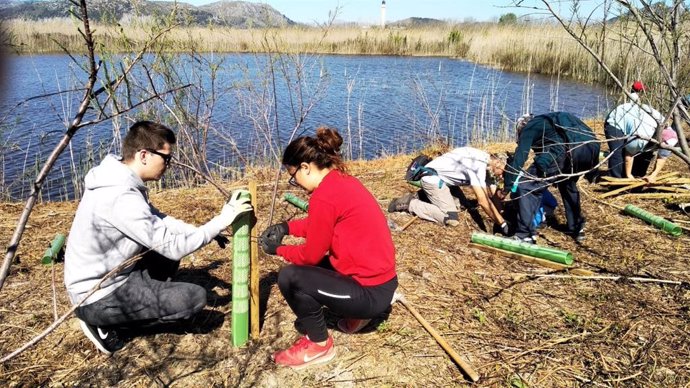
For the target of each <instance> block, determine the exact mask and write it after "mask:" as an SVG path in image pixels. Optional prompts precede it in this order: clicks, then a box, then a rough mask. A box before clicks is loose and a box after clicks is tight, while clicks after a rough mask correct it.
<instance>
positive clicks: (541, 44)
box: [6, 19, 690, 85]
mask: <svg viewBox="0 0 690 388" xmlns="http://www.w3.org/2000/svg"><path fill="white" fill-rule="evenodd" d="M92 24H93V29H94V31H95V36H96V39H97V40H98V41H99V42H100V43H102V45H103V47H105V48H106V49H107V50H108V51H110V52H122V51H132V50H134V49H135V47H137V45H140V44H142V43H143V42H145V41H147V40H148V39H150V38H151V36H153V35H154V34H155V33H154V31H156V28H155V25H154V24H153V23H152V22H151V21H148V22H145V23H136V24H128V23H123V25H122V26H112V25H103V24H98V23H92ZM6 28H7V29H8V31H10V33H11V34H12V36H13V42H14V44H15V49H16V50H17V51H18V52H20V53H44V52H62V49H61V47H60V46H61V45H62V46H64V47H66V48H67V49H69V50H70V51H71V52H81V51H83V50H84V45H83V42H82V40H81V38H80V36H79V33H78V31H77V26H76V24H75V23H74V22H73V21H71V20H69V19H51V20H46V21H42V22H41V23H37V22H33V21H27V20H11V21H8V22H7V23H6ZM631 34H633V35H634V34H640V33H639V31H637V32H634V31H628V28H627V27H624V26H622V25H619V24H613V25H610V26H608V32H607V37H608V41H607V42H606V44H605V45H604V47H605V50H604V51H605V52H604V54H603V57H604V60H605V62H606V63H607V64H608V65H609V67H610V68H611V69H612V70H613V71H614V73H615V74H616V75H617V76H618V77H619V78H620V79H622V80H623V82H624V83H628V81H629V80H633V79H644V80H645V82H646V83H647V84H650V85H654V84H655V83H657V81H658V82H661V78H660V75H659V74H658V70H657V65H656V62H654V60H653V59H652V57H651V56H649V55H646V54H643V53H642V52H641V51H640V50H639V49H637V48H632V49H631V48H630V47H628V46H627V45H626V44H622V43H621V42H620V36H624V37H625V39H631V40H632V39H633V38H632V37H631ZM588 35H589V36H590V37H591V39H590V41H588V43H589V44H590V45H591V46H592V47H593V48H594V50H595V51H596V52H597V53H599V54H601V47H602V45H601V42H600V41H599V39H600V38H599V36H600V35H599V32H598V31H594V30H590V31H589V32H588ZM639 37H640V40H642V41H644V38H643V37H642V36H641V35H640V36H639ZM595 38H596V40H595ZM624 41H625V40H624ZM161 49H163V50H167V51H173V52H176V51H177V52H189V51H198V52H243V53H256V52H268V51H270V52H283V53H318V54H345V55H410V56H411V55H420V56H436V55H437V56H450V57H458V58H464V59H468V60H471V61H473V62H477V63H481V64H487V65H490V66H495V67H498V68H501V69H503V70H508V71H520V72H530V73H539V74H551V75H557V76H559V77H567V78H572V79H578V80H582V81H585V82H600V83H609V82H610V81H609V80H608V79H607V77H606V76H605V75H604V73H603V72H602V71H601V70H600V69H599V66H598V64H597V63H596V62H595V61H594V59H593V58H592V57H591V56H590V55H589V54H588V53H587V52H586V51H585V50H584V49H582V48H581V47H580V46H579V45H578V44H577V42H576V41H575V40H574V39H573V38H572V37H570V36H569V35H568V34H567V33H566V32H565V31H564V30H563V29H562V28H561V27H559V26H557V25H552V24H521V25H499V24H491V23H464V24H457V25H440V26H435V27H426V28H409V29H379V28H360V27H331V28H329V29H328V30H323V29H319V28H307V27H294V28H283V29H235V28H227V27H177V28H174V29H173V30H172V31H171V32H169V33H168V34H166V35H165V39H164V41H163V42H162V43H161ZM689 71H690V66H688V65H687V64H685V65H682V66H681V69H679V74H681V75H682V74H687V73H688V72H689Z"/></svg>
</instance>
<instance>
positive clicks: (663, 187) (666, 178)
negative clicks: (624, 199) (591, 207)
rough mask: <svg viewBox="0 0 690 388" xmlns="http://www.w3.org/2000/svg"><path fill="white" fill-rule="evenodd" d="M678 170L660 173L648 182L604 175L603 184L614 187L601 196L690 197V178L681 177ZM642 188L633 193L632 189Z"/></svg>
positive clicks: (601, 183) (610, 187)
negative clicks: (654, 179) (652, 180)
mask: <svg viewBox="0 0 690 388" xmlns="http://www.w3.org/2000/svg"><path fill="white" fill-rule="evenodd" d="M678 175H679V174H678V172H669V173H666V174H662V175H660V176H659V177H658V178H657V179H656V181H654V182H647V181H645V180H642V179H628V178H613V177H608V176H607V177H602V181H601V182H599V184H600V185H601V186H604V187H606V188H608V189H613V190H611V191H608V192H606V193H604V194H602V195H600V198H608V197H613V196H616V195H635V198H650V199H654V198H656V199H664V198H690V178H684V177H679V176H678ZM638 188H641V190H636V191H635V192H634V193H631V192H630V190H633V189H638Z"/></svg>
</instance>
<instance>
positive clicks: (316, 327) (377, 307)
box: [278, 265, 398, 342]
mask: <svg viewBox="0 0 690 388" xmlns="http://www.w3.org/2000/svg"><path fill="white" fill-rule="evenodd" d="M278 287H279V288H280V292H281V293H282V294H283V297H284V298H285V300H286V301H287V303H288V305H290V308H291V309H292V311H294V313H295V315H297V320H295V327H296V328H297V329H298V330H299V331H300V332H301V333H302V334H307V335H308V336H309V339H310V340H311V341H314V342H321V341H325V340H326V339H328V329H327V328H326V321H325V319H324V315H323V307H324V306H325V307H328V308H329V310H331V311H333V312H334V313H336V314H340V315H343V316H344V317H347V318H358V319H371V318H378V317H379V316H381V315H383V314H384V313H385V312H386V311H388V308H389V307H390V305H391V301H392V299H393V293H394V292H395V289H396V288H397V287H398V278H397V276H396V277H394V278H393V279H391V280H389V281H387V282H386V283H383V284H381V285H378V286H370V287H365V286H361V285H360V284H359V283H357V281H355V280H354V279H353V278H351V277H349V276H345V275H342V274H340V273H338V272H336V271H334V270H331V269H326V268H322V267H314V266H307V265H289V266H286V267H284V268H283V269H282V270H281V271H280V273H279V274H278Z"/></svg>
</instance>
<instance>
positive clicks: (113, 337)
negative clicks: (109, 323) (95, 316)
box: [79, 319, 125, 356]
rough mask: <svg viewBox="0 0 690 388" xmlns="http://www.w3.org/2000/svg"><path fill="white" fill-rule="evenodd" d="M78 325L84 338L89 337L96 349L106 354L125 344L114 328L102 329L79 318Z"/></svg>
mask: <svg viewBox="0 0 690 388" xmlns="http://www.w3.org/2000/svg"><path fill="white" fill-rule="evenodd" d="M79 326H81V329H82V331H83V332H84V335H86V338H88V339H90V340H91V342H93V344H94V345H96V348H98V350H100V351H101V352H102V353H104V354H106V355H108V356H110V355H111V354H113V353H114V352H115V351H117V350H120V349H122V348H123V347H124V346H125V343H124V342H123V341H122V340H121V339H120V338H119V337H118V335H117V332H116V331H115V330H114V329H109V330H104V329H103V328H101V327H99V326H93V325H89V324H88V323H86V322H84V321H82V320H81V319H80V320H79Z"/></svg>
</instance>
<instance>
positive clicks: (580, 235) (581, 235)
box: [573, 221, 587, 243]
mask: <svg viewBox="0 0 690 388" xmlns="http://www.w3.org/2000/svg"><path fill="white" fill-rule="evenodd" d="M586 237H587V236H586V235H585V222H584V221H582V223H581V224H580V227H579V228H578V230H577V232H575V233H573V238H574V239H575V241H576V242H579V243H581V242H583V241H585V239H586Z"/></svg>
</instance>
